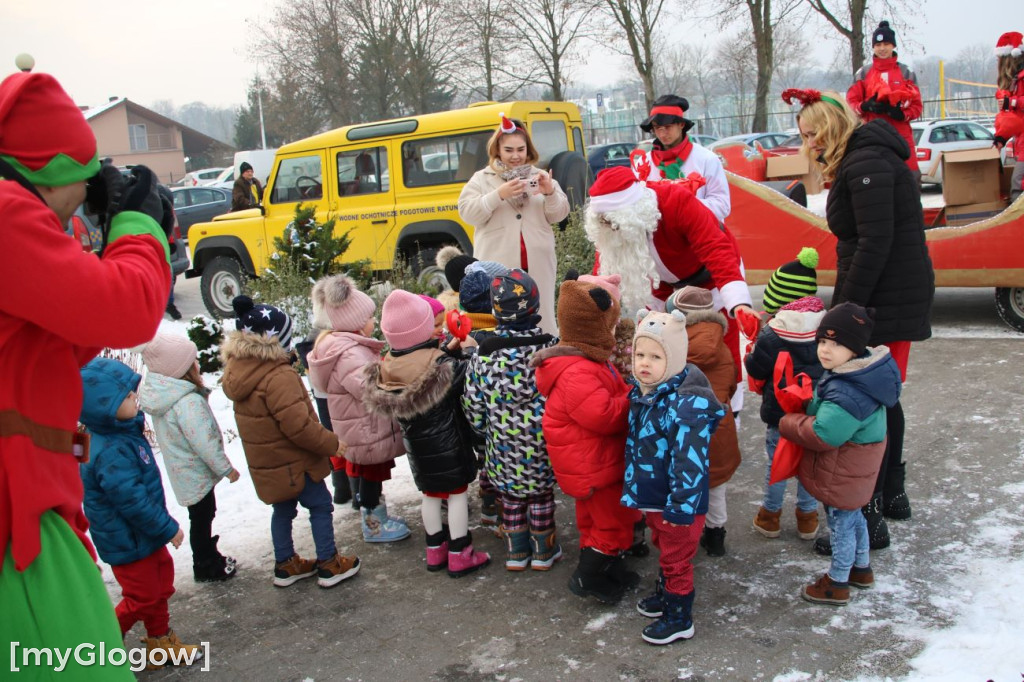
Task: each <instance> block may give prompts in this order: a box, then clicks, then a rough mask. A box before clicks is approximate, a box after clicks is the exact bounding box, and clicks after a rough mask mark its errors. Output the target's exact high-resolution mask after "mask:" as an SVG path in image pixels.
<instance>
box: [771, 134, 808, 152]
mask: <svg viewBox="0 0 1024 682" xmlns="http://www.w3.org/2000/svg"><path fill="white" fill-rule="evenodd" d="M803 144H804V141H803V139H802V138H801V137H800V134H799V133H797V134H796V135H790V136H789V137H787V138H786V139H785V140H783V141H782V142H780V143H779V144H778V145H776V146H775V147H772V154H773V155H775V156H790V155H792V154H799V153H800V148H801V147H803Z"/></svg>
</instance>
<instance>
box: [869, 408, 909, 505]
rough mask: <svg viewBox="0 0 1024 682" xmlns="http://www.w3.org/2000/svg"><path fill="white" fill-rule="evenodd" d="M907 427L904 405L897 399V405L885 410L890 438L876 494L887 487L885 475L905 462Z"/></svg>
mask: <svg viewBox="0 0 1024 682" xmlns="http://www.w3.org/2000/svg"><path fill="white" fill-rule="evenodd" d="M906 427H907V422H906V420H905V419H904V418H903V405H902V404H900V402H899V401H896V404H895V405H893V406H892V407H890V408H887V409H886V410H885V428H886V431H887V435H888V440H887V441H886V443H885V454H884V455H883V456H882V466H881V468H879V470H878V478H877V479H875V494H876V495H880V494H881V493H882V490H883V489H884V488H885V477H886V474H888V472H889V470H890V469H893V468H895V467H898V466H900V465H901V464H902V463H903V432H904V431H905V430H906Z"/></svg>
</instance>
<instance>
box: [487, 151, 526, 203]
mask: <svg viewBox="0 0 1024 682" xmlns="http://www.w3.org/2000/svg"><path fill="white" fill-rule="evenodd" d="M494 170H495V172H497V173H498V177H499V178H501V179H502V180H504V181H505V182H508V181H509V180H527V179H529V177H530V176H531V175H533V166H529V165H526V164H524V165H522V166H516V167H515V168H509V167H508V166H506V165H505V164H503V163H502V162H501V161H499V160H495V161H494ZM529 200H530V194H529V192H523V193H521V194H517V195H515V196H513V197H509V198H508V199H506V201H507V202H508V203H509V204H510V205H511V206H512V208H514V209H516V210H517V211H518V210H519V209H521V208H522V207H523V206H525V205H526V202H528V201H529Z"/></svg>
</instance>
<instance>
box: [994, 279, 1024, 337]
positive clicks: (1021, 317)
mask: <svg viewBox="0 0 1024 682" xmlns="http://www.w3.org/2000/svg"><path fill="white" fill-rule="evenodd" d="M996 312H998V313H999V317H1001V318H1002V320H1003V322H1005V323H1006V324H1008V325H1010V326H1011V327H1013V328H1014V329H1016V330H1017V331H1019V332H1024V287H998V288H997V289H996Z"/></svg>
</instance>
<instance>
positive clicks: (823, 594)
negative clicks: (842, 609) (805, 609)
mask: <svg viewBox="0 0 1024 682" xmlns="http://www.w3.org/2000/svg"><path fill="white" fill-rule="evenodd" d="M800 596H801V597H803V598H804V599H806V600H807V601H809V602H814V603H815V604H829V605H831V606H846V605H847V604H849V603H850V585H849V583H837V582H833V581H832V578H830V577H829V575H828V573H826V574H825V575H823V576H821V577H820V578H818V580H817V582H814V583H811V584H810V585H804V588H803V589H802V590H800Z"/></svg>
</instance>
